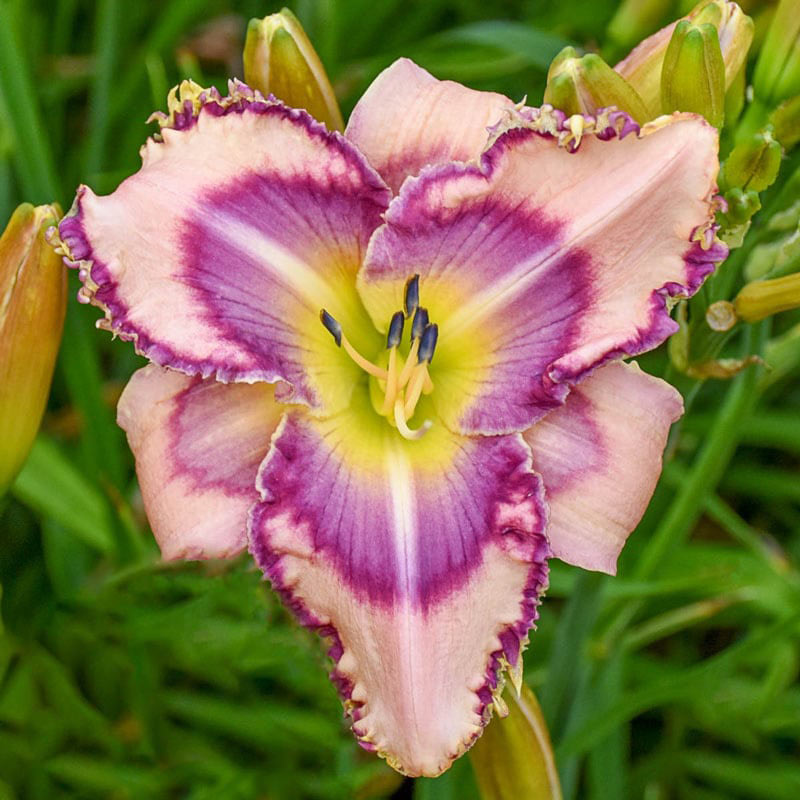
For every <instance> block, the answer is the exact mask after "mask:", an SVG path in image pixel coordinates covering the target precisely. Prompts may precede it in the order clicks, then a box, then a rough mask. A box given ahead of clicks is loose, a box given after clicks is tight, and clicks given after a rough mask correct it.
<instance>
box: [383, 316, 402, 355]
mask: <svg viewBox="0 0 800 800" xmlns="http://www.w3.org/2000/svg"><path fill="white" fill-rule="evenodd" d="M405 322H406V320H405V317H404V316H403V312H402V311H396V312H395V313H394V315H393V316H392V321H391V322H390V323H389V335H388V336H387V337H386V348H387V349H388V350H391V349H392V348H393V347H397V345H399V344H400V340H401V339H402V338H403V326H404V325H405Z"/></svg>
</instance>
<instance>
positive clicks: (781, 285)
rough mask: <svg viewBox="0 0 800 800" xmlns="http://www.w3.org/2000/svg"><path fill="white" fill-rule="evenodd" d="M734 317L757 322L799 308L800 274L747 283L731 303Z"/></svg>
mask: <svg viewBox="0 0 800 800" xmlns="http://www.w3.org/2000/svg"><path fill="white" fill-rule="evenodd" d="M733 306H734V308H735V309H736V315H737V316H738V317H739V319H743V320H744V321H745V322H758V320H760V319H764V318H765V317H769V316H772V315H773V314H777V313H779V312H781V311H790V310H791V309H794V308H800V273H795V274H793V275H786V276H785V277H783V278H772V279H771V280H766V281H753V282H752V283H748V284H747V285H746V286H745V287H744V288H743V289H742V290H741V291H740V292H739V294H738V295H736V299H735V300H734V301H733Z"/></svg>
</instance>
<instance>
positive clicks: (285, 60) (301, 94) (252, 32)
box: [244, 8, 344, 131]
mask: <svg viewBox="0 0 800 800" xmlns="http://www.w3.org/2000/svg"><path fill="white" fill-rule="evenodd" d="M244 79H245V82H246V83H247V84H248V85H249V86H251V87H252V88H253V89H258V90H259V91H261V92H262V93H263V94H265V95H266V94H270V93H271V94H273V95H275V97H277V98H278V99H279V100H282V101H283V102H284V103H286V104H287V105H290V106H292V107H293V108H304V109H305V110H306V111H308V113H309V114H311V116H312V117H315V118H316V119H318V120H319V121H320V122H324V123H325V124H326V125H327V126H328V128H329V129H330V130H337V131H341V130H344V120H343V119H342V112H341V111H340V110H339V104H338V103H337V101H336V96H335V95H334V93H333V87H332V86H331V83H330V81H329V80H328V75H327V73H326V72H325V67H323V66H322V62H321V61H320V60H319V56H318V55H317V53H316V51H315V50H314V48H313V46H312V44H311V42H310V41H309V39H308V36H306V33H305V31H304V30H303V27H302V26H301V25H300V22H299V21H298V19H297V17H295V15H294V14H292V12H291V11H289V9H288V8H284V9H283V10H282V11H281V12H280V13H278V14H270V16H268V17H264V19H253V20H250V24H249V25H248V27H247V39H246V41H245V45H244Z"/></svg>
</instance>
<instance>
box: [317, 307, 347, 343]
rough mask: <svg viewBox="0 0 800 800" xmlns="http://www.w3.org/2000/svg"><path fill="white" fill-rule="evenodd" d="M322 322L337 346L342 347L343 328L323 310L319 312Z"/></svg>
mask: <svg viewBox="0 0 800 800" xmlns="http://www.w3.org/2000/svg"><path fill="white" fill-rule="evenodd" d="M319 319H320V322H321V323H322V324H323V325H324V326H325V330H326V331H328V333H329V334H330V335H331V336H333V340H334V341H335V342H336V344H337V346H339V347H341V346H342V326H341V325H340V324H339V323H338V322H337V321H336V320H335V319H334V318H333V317H332V316H331V315H330V314H329V313H328V312H327V311H326V310H325V309H324V308H323V309H322V311H320V312H319Z"/></svg>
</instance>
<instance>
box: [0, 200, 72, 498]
mask: <svg viewBox="0 0 800 800" xmlns="http://www.w3.org/2000/svg"><path fill="white" fill-rule="evenodd" d="M60 216H61V209H60V208H58V206H39V207H37V208H34V207H33V206H32V205H30V204H28V203H24V204H23V205H21V206H20V207H19V208H17V210H16V211H15V212H14V214H13V215H12V217H11V220H10V222H9V223H8V227H7V228H6V230H5V232H4V233H3V235H2V237H0V443H1V444H0V493H2V492H3V491H4V490H5V489H6V488H7V487H8V485H9V484H10V483H11V481H12V480H13V479H14V476H15V475H16V474H17V472H18V471H19V469H20V468H21V467H22V464H23V462H24V461H25V457H26V456H27V455H28V450H30V447H31V445H32V444H33V440H34V437H35V436H36V431H37V430H38V429H39V422H40V421H41V418H42V413H43V412H44V407H45V404H46V402H47V395H48V393H49V389H50V380H51V378H52V376H53V367H54V365H55V360H56V354H57V353H58V345H59V342H60V340H61V329H62V327H63V324H64V313H65V311H66V300H67V277H66V269H65V267H64V265H63V263H62V262H61V257H60V256H59V255H57V254H56V252H55V251H54V250H53V248H52V247H50V245H49V244H47V242H46V241H45V238H44V235H45V231H46V230H47V229H48V228H49V227H50V226H52V225H55V223H56V222H58V219H59V217H60Z"/></svg>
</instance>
